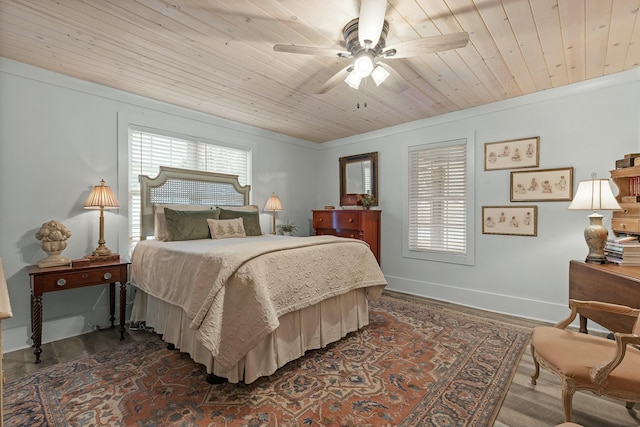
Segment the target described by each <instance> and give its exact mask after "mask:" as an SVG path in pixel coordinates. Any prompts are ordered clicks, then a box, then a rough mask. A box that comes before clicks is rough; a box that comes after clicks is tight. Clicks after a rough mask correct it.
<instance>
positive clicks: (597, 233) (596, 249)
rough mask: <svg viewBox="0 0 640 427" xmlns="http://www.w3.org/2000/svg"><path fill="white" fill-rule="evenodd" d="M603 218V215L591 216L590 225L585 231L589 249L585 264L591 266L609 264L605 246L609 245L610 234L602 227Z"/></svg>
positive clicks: (594, 214) (595, 214)
mask: <svg viewBox="0 0 640 427" xmlns="http://www.w3.org/2000/svg"><path fill="white" fill-rule="evenodd" d="M602 218H603V217H602V215H600V214H597V213H593V214H591V215H589V222H590V224H589V226H588V227H587V228H585V229H584V239H585V240H586V242H587V247H588V248H589V253H588V254H587V258H586V259H585V262H588V263H591V264H605V263H606V262H607V257H606V256H605V254H604V246H605V244H606V243H607V237H608V235H609V232H608V231H607V229H606V228H605V227H604V226H603V225H602Z"/></svg>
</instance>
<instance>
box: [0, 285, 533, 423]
mask: <svg viewBox="0 0 640 427" xmlns="http://www.w3.org/2000/svg"><path fill="white" fill-rule="evenodd" d="M370 319H371V323H370V325H369V326H367V327H365V328H364V329H362V330H360V331H358V332H355V333H351V334H349V335H347V336H346V337H345V338H344V339H342V340H341V341H339V342H337V343H334V344H331V345H329V346H327V347H325V348H323V349H319V350H314V351H310V352H307V354H306V355H305V356H304V357H302V358H300V359H298V360H295V361H293V362H290V363H288V364H287V365H285V366H284V367H282V368H281V369H279V370H278V371H277V372H276V373H275V374H273V375H271V376H269V377H264V378H260V379H258V380H257V381H255V382H253V383H252V384H248V385H247V384H228V383H227V384H220V385H210V384H208V383H207V382H206V381H205V376H206V372H205V369H204V367H203V366H202V365H199V364H197V363H195V362H193V361H192V360H191V359H190V358H189V356H188V355H186V354H184V353H180V352H179V351H175V350H168V349H167V348H166V345H165V344H164V343H162V342H161V341H160V340H158V341H155V340H154V341H147V342H138V343H133V344H127V345H124V346H122V347H119V348H118V349H117V350H114V351H112V352H105V353H101V354H97V355H94V356H91V357H87V358H84V359H80V360H77V361H73V362H68V363H65V364H60V365H56V366H51V367H48V368H44V369H42V370H39V371H36V372H34V373H32V374H29V375H26V376H24V377H21V378H18V379H15V380H12V381H8V382H7V383H6V384H5V393H4V396H5V402H4V407H5V414H4V420H5V425H6V426H36V425H37V426H140V427H143V426H147V427H151V426H157V427H160V426H162V427H170V426H207V427H210V426H251V427H259V426H260V427H261V426H278V427H293V426H296V427H305V426H309V427H341V426H345V427H347V426H348V427H355V426H360V427H365V426H414V427H417V426H420V427H422V426H490V425H492V424H493V422H494V420H495V417H496V416H497V413H498V411H499V409H500V405H501V404H502V401H503V399H504V397H505V395H506V393H507V391H508V388H509V385H510V383H511V380H512V377H513V375H514V373H515V370H516V367H517V365H518V363H519V360H520V357H521V356H522V353H523V351H524V348H525V345H526V344H527V342H528V339H529V333H530V330H529V329H527V328H521V327H516V326H513V325H508V324H505V323H501V322H495V321H490V320H486V319H483V318H481V317H476V316H472V315H467V314H464V313H459V312H457V311H454V310H451V309H448V308H444V307H442V306H439V305H436V304H430V303H428V302H425V303H422V302H420V303H418V302H409V301H405V300H402V299H398V298H394V297H389V296H383V297H382V298H381V299H380V300H379V301H377V302H372V303H371V304H370Z"/></svg>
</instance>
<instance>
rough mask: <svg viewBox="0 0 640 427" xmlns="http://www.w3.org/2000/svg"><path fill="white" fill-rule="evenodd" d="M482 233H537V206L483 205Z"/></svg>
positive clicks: (517, 234)
mask: <svg viewBox="0 0 640 427" xmlns="http://www.w3.org/2000/svg"><path fill="white" fill-rule="evenodd" d="M482 234H502V235H506V236H530V237H535V236H537V235H538V207H537V206H483V207H482Z"/></svg>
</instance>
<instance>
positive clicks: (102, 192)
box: [84, 179, 120, 209]
mask: <svg viewBox="0 0 640 427" xmlns="http://www.w3.org/2000/svg"><path fill="white" fill-rule="evenodd" d="M119 207H120V203H118V199H117V198H116V195H115V194H113V191H111V187H109V186H107V185H104V179H103V180H101V181H100V185H96V186H94V187H93V190H91V194H89V197H88V198H87V201H86V202H85V203H84V208H85V209H117V208H119Z"/></svg>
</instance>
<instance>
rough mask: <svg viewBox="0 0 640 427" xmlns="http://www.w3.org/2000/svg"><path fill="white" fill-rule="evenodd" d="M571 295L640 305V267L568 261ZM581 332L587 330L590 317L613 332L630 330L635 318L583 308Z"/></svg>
mask: <svg viewBox="0 0 640 427" xmlns="http://www.w3.org/2000/svg"><path fill="white" fill-rule="evenodd" d="M569 298H573V299H579V300H585V301H602V302H608V303H613V304H621V305H626V306H629V307H631V308H640V267H627V266H620V265H615V264H589V263H585V262H582V261H571V262H570V263H569ZM578 314H579V315H580V332H585V333H586V332H587V319H591V320H593V321H594V322H596V323H598V324H600V325H602V326H604V327H605V328H606V329H608V330H610V331H612V332H626V333H629V332H631V329H632V328H633V321H634V320H633V318H631V317H628V316H623V315H620V314H615V313H604V312H600V311H594V310H588V309H580V310H578Z"/></svg>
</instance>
